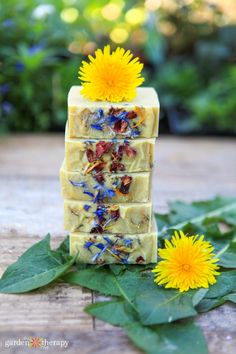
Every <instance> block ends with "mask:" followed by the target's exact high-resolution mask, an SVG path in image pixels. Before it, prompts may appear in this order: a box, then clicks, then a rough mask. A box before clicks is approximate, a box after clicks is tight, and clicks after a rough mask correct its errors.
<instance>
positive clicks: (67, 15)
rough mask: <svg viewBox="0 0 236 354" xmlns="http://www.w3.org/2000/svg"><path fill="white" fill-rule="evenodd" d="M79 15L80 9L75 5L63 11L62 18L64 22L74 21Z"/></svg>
mask: <svg viewBox="0 0 236 354" xmlns="http://www.w3.org/2000/svg"><path fill="white" fill-rule="evenodd" d="M78 17H79V11H78V10H77V9H76V8H75V7H68V8H66V9H64V10H62V12H61V19H62V20H63V21H64V22H68V23H73V22H75V21H76V20H77V18H78Z"/></svg>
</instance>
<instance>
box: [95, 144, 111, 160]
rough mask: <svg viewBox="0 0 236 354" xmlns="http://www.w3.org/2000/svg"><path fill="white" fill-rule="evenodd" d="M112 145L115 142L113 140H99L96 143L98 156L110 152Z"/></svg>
mask: <svg viewBox="0 0 236 354" xmlns="http://www.w3.org/2000/svg"><path fill="white" fill-rule="evenodd" d="M112 145H113V144H112V143H111V142H109V143H106V142H105V141H99V142H98V143H97V144H96V157H97V158H100V157H101V156H102V155H103V154H105V153H107V152H109V150H110V149H111V147H112Z"/></svg>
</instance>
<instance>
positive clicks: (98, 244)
mask: <svg viewBox="0 0 236 354" xmlns="http://www.w3.org/2000/svg"><path fill="white" fill-rule="evenodd" d="M94 246H96V247H97V248H99V249H100V250H103V248H104V247H105V245H104V244H103V243H96V244H95V245H94Z"/></svg>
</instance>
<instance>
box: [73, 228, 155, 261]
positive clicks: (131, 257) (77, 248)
mask: <svg viewBox="0 0 236 354" xmlns="http://www.w3.org/2000/svg"><path fill="white" fill-rule="evenodd" d="M70 254H71V255H72V256H74V255H76V254H78V257H77V263H90V264H104V263H108V264H111V263H124V264H148V263H156V262H157V229H156V227H155V226H154V225H153V228H152V230H151V232H150V233H144V234H134V235H127V234H119V235H112V234H103V235H99V234H87V233H84V232H74V233H71V234H70Z"/></svg>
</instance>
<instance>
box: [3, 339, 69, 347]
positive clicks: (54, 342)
mask: <svg viewBox="0 0 236 354" xmlns="http://www.w3.org/2000/svg"><path fill="white" fill-rule="evenodd" d="M68 345H69V342H68V341H67V340H62V339H47V338H43V337H23V338H9V339H6V340H5V341H2V342H1V346H0V347H2V348H13V347H28V348H32V349H33V348H35V349H37V348H42V349H49V348H55V347H56V348H58V349H66V348H67V347H68Z"/></svg>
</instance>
